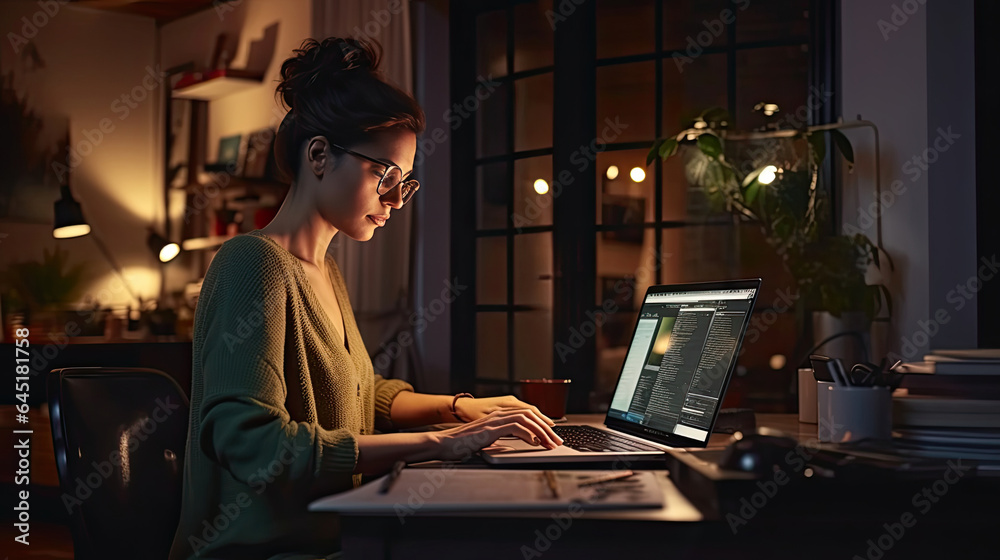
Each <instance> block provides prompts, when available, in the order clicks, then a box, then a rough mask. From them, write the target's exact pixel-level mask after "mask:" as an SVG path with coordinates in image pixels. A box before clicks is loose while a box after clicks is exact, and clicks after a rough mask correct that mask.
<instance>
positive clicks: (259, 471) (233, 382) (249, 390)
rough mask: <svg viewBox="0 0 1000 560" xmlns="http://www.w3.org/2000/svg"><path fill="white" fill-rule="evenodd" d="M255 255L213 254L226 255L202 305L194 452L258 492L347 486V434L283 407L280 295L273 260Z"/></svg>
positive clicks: (354, 450)
mask: <svg viewBox="0 0 1000 560" xmlns="http://www.w3.org/2000/svg"><path fill="white" fill-rule="evenodd" d="M245 242H252V240H248V241H245ZM234 245H235V244H234ZM234 248H235V247H234ZM232 252H235V251H232ZM255 254H260V252H259V251H258V252H250V251H246V252H242V253H236V254H228V253H227V254H223V251H222V250H221V249H220V251H219V254H217V255H216V257H215V258H216V259H219V258H220V257H222V258H223V259H225V260H224V261H223V262H221V263H219V265H220V266H221V268H220V271H219V273H218V276H217V278H216V281H217V282H218V284H217V285H216V286H215V287H214V289H213V297H212V298H211V300H210V301H209V302H206V303H207V304H208V307H207V308H206V309H205V312H206V313H207V315H206V316H205V317H204V324H205V325H207V330H206V332H205V333H204V343H203V346H202V355H201V359H202V383H203V394H204V398H203V404H202V406H201V414H200V418H199V419H198V420H197V421H198V422H199V425H200V426H199V430H198V436H199V442H200V448H201V451H202V452H203V453H204V454H205V455H206V456H207V457H208V458H209V459H210V460H212V461H214V462H216V463H218V464H219V465H220V466H221V467H222V468H224V469H225V470H226V471H228V472H229V473H230V474H231V475H232V477H233V478H234V479H236V480H238V481H240V482H242V483H244V484H247V485H248V486H250V487H251V488H252V489H254V490H255V491H257V493H263V492H265V491H268V492H288V493H295V494H296V495H304V494H309V493H311V490H314V489H316V488H323V489H325V490H330V491H339V490H342V489H350V488H352V487H353V479H352V473H353V471H354V468H355V466H356V465H357V460H358V446H357V441H356V440H355V438H354V436H353V435H352V434H351V433H350V432H349V431H348V430H347V429H336V430H327V429H324V428H323V427H321V426H320V425H319V424H318V423H315V422H295V421H292V420H291V418H290V415H289V413H288V411H287V409H286V408H285V406H284V402H285V397H286V393H287V390H286V386H285V381H284V376H283V372H282V370H281V364H283V363H284V359H283V354H284V335H285V321H286V308H285V306H286V303H287V302H286V297H287V296H286V291H285V288H284V286H283V281H282V279H281V275H280V269H276V266H280V263H276V262H268V259H266V258H261V257H254V256H253V255H255Z"/></svg>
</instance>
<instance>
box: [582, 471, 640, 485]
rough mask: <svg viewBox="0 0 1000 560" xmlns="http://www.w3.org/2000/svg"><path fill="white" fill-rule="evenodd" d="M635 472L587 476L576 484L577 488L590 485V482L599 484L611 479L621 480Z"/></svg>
mask: <svg viewBox="0 0 1000 560" xmlns="http://www.w3.org/2000/svg"><path fill="white" fill-rule="evenodd" d="M634 474H635V473H634V472H632V471H623V472H620V473H612V474H608V475H604V476H595V477H594V478H588V479H587V480H584V481H583V482H580V483H578V484H577V485H576V487H577V488H583V487H584V486H590V485H591V484H600V483H602V482H610V481H612V480H621V479H623V478H628V477H630V476H632V475H634Z"/></svg>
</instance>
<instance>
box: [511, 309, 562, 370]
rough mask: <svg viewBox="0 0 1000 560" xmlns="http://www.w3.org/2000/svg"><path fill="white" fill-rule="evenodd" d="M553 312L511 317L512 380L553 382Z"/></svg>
mask: <svg viewBox="0 0 1000 560" xmlns="http://www.w3.org/2000/svg"><path fill="white" fill-rule="evenodd" d="M552 348H553V343H552V311H551V310H550V309H542V310H539V311H518V312H515V313H514V377H515V378H516V379H551V378H552Z"/></svg>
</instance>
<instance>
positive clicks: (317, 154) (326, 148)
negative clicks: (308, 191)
mask: <svg viewBox="0 0 1000 560" xmlns="http://www.w3.org/2000/svg"><path fill="white" fill-rule="evenodd" d="M329 154H330V142H329V141H328V140H327V139H326V138H324V137H322V136H316V137H314V138H310V139H309V143H308V144H306V164H307V165H308V167H309V170H310V171H311V172H312V173H313V175H315V176H316V178H317V179H322V178H323V174H324V173H325V172H326V166H327V164H328V163H332V162H331V161H330V160H329V159H328V158H329Z"/></svg>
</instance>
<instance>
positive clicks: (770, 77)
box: [734, 45, 809, 130]
mask: <svg viewBox="0 0 1000 560" xmlns="http://www.w3.org/2000/svg"><path fill="white" fill-rule="evenodd" d="M808 84H809V52H808V49H807V47H806V45H795V46H790V47H770V48H766V49H748V50H740V51H737V52H736V114H735V115H734V118H735V119H736V125H737V127H739V128H740V129H743V130H749V129H752V128H758V127H761V126H763V125H765V124H767V123H772V122H777V123H781V126H782V128H788V127H790V126H792V125H795V124H796V123H797V124H798V126H801V125H802V124H807V120H799V119H801V118H804V119H808V115H809V105H808V104H807V103H806V95H807V92H808ZM757 103H775V104H777V105H778V112H777V114H775V115H772V116H767V115H765V114H764V113H763V112H762V111H754V105H756V104H757ZM796 127H797V126H796Z"/></svg>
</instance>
